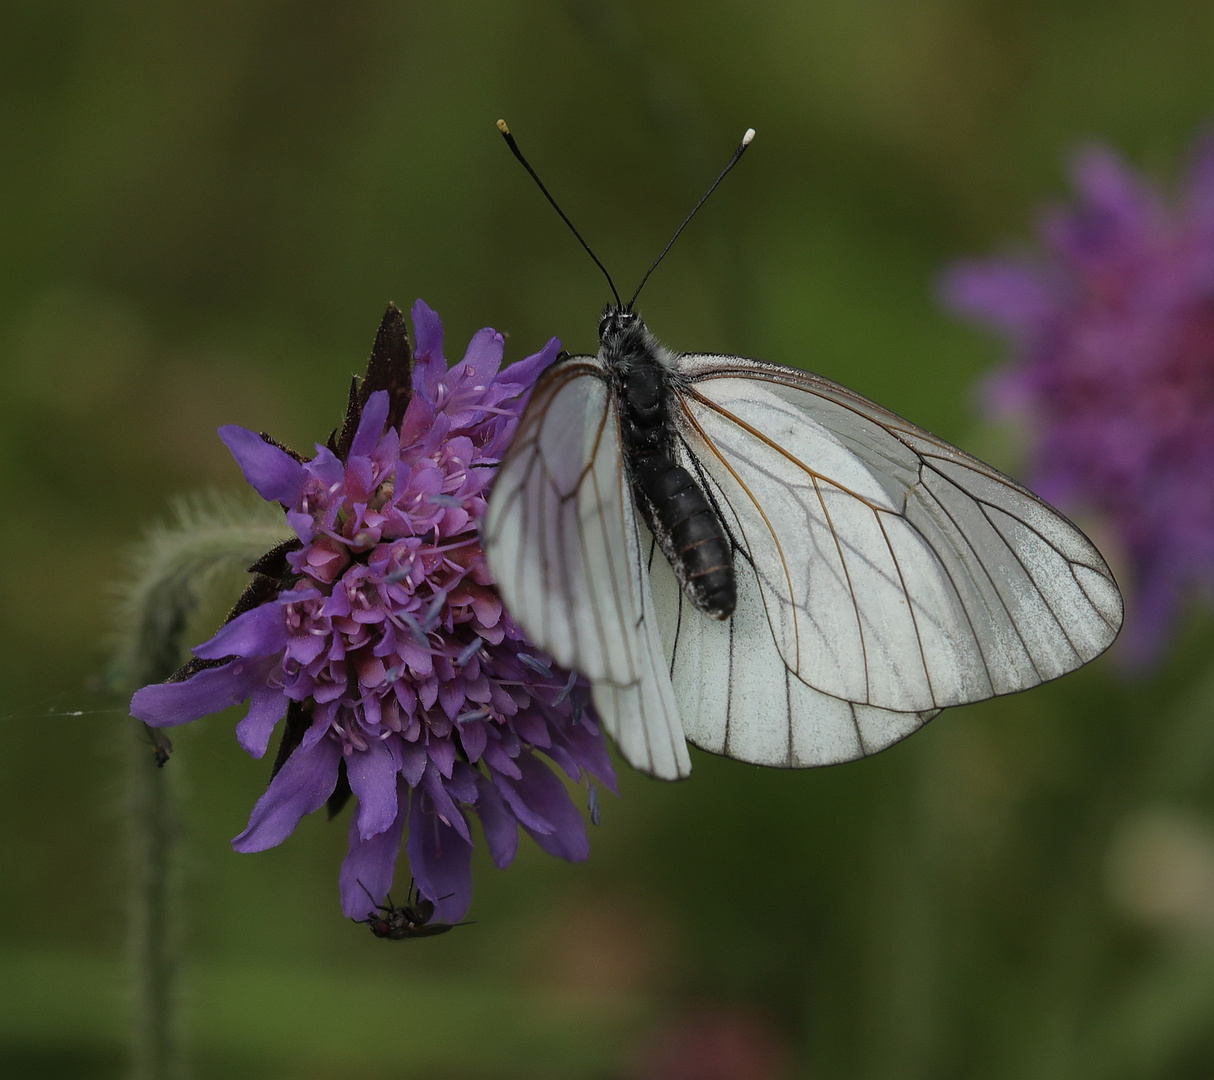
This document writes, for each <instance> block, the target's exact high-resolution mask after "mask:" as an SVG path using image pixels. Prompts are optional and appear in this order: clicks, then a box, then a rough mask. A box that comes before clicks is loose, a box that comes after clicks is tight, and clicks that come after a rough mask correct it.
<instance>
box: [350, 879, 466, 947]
mask: <svg viewBox="0 0 1214 1080" xmlns="http://www.w3.org/2000/svg"><path fill="white" fill-rule="evenodd" d="M358 884H359V885H360V886H362V890H363V892H365V893H366V894H367V899H369V900H370V901H371V903H372V904H375V910H376V911H378V912H379V914H378V915H377V914H375V913H374V912H372V913H371V914H368V915H367V917H366V918H364V919H352V920H351V922H356V923H366V924H367V925H368V926H369V927H371V933H373V934H374V935H375V936H376V937H377V938H387V939H388V940H389V941H403V940H404V939H405V938H423V937H436V936H437V935H439V934H445V933H446V932H447V931H448V930H453V929H455V927H457V926H471V925H472V923H471V922H457V923H432V922H431V921H430V920H431V919H432V918H434V904H433V902H432V901H430V900H427V899H426V898H425V897H424V896H422V895H421V893H419V892H418V891H417V887H416V885H415V884H414V883H413V882H409V892H408V894H407V895H406V896H405V900H406V903H405V906H404V907H397V906H396V905H395V904H393V903H392V897H391V896H388V897H387V898H386V899H387V901H388V902H387V903H386V904H377V903H375V897H374V896H372V895H371V890H370V889H368V888H367V887H366V886H365V885H363V883H362V882H361V881H360V882H359V883H358ZM441 899H443V900H446V899H447V898H446V897H445V896H444V897H442V898H441Z"/></svg>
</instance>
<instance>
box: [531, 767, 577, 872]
mask: <svg viewBox="0 0 1214 1080" xmlns="http://www.w3.org/2000/svg"><path fill="white" fill-rule="evenodd" d="M518 766H519V768H520V769H521V770H522V772H523V779H522V780H521V781H520V782H519V785H518V787H519V791H520V793H521V794H522V795H523V797H524V798H525V799H526V800H527V803H528V805H529V806H531V807H532V808H533V809H534V810H537V811H538V812H539V813H540V814H542V815H543V817H544V818H545V820H547V821H548V822H549V823H550V824H551V827H552V831H551V832H546V833H545V832H539V831H538V830H535V829H531V828H528V827H527V823H526V822H525V821H523V822H522V826H523V828H524V829H527V832H528V833H530V834H531V838H532V839H533V840H534V841H535V842H536V843H537V844H539V846H540V847H541V848H543V849H544V850H545V851H546V852H548V854H549V855H556V856H558V857H559V858H562V859H568V860H569V861H570V862H582V861H584V860H585V859H588V858H589V857H590V840H589V838H588V837H587V836H586V823H585V822H584V821H583V820H582V814H581V811H580V810H578V808H577V807H576V806H574V805H573V802H572V801H571V800H570V798H569V792H568V791H567V790H566V789H565V785H564V784H562V783H561V781H560V779H559V778H558V777H557V776H556V774H555V773H553V771H552V770H551V769H549V768H548V766H547V765H545V764H544V763H543V762H542V761H540V760H539V758H537V757H535V756H534V755H533V754H520V755H519V758H518Z"/></svg>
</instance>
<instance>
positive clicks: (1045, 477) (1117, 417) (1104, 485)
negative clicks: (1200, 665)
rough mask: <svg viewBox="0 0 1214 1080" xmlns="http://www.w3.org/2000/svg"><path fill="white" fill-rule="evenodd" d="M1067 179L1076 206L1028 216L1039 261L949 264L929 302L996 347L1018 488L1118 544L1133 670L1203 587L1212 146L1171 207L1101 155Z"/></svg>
mask: <svg viewBox="0 0 1214 1080" xmlns="http://www.w3.org/2000/svg"><path fill="white" fill-rule="evenodd" d="M1073 179H1074V184H1075V188H1076V190H1077V192H1078V200H1077V203H1076V204H1075V205H1074V206H1070V207H1066V208H1058V209H1055V210H1053V211H1051V212H1048V213H1047V214H1045V215H1044V216H1043V218H1042V221H1041V225H1040V229H1039V233H1040V238H1041V242H1042V245H1043V247H1044V249H1045V252H1044V256H1043V257H1040V258H1038V259H1037V260H1036V261H1030V260H1028V259H1024V260H1012V259H1003V260H984V261H976V262H970V263H962V264H960V265H958V266H956V267H954V268H953V269H952V270H951V271H950V272H949V273H948V274H947V275H946V278H945V281H944V296H945V300H946V303H948V304H949V305H950V306H951V307H952V308H953V309H954V310H955V311H957V312H959V313H961V314H962V315H965V316H967V317H970V318H972V319H975V320H977V321H980V322H983V323H986V324H988V325H990V326H992V327H993V328H994V329H996V330H998V331H999V332H1001V333H1002V334H1003V335H1004V336H1006V337H1007V338H1008V339H1009V340H1010V342H1011V344H1012V347H1013V350H1014V354H1015V361H1014V364H1013V366H1012V367H1010V368H1008V369H1007V370H1006V371H1004V372H1002V373H1001V374H1000V375H999V376H998V377H997V378H996V379H994V380H993V381H992V383H991V384H990V387H989V394H988V404H989V406H990V408H991V410H992V411H993V412H995V413H996V414H1001V415H1005V416H1006V415H1009V414H1017V415H1021V416H1026V417H1027V418H1028V419H1029V421H1030V423H1031V425H1032V428H1033V430H1034V433H1035V445H1034V448H1033V459H1032V476H1031V482H1032V484H1033V486H1034V488H1035V489H1036V490H1037V491H1038V492H1040V493H1041V494H1042V495H1043V496H1044V497H1045V498H1047V499H1049V500H1050V501H1051V502H1058V503H1060V504H1062V505H1064V506H1070V507H1084V508H1089V509H1092V510H1095V511H1097V512H1099V513H1101V514H1103V515H1104V516H1105V517H1106V518H1107V519H1108V520H1109V521H1110V522H1111V523H1112V525H1113V527H1114V528H1115V529H1116V531H1117V533H1118V534H1119V536H1120V538H1121V541H1122V544H1123V545H1124V547H1125V551H1126V553H1127V556H1128V559H1129V562H1130V565H1131V567H1132V571H1133V575H1134V581H1133V582H1132V585H1133V594H1134V599H1135V608H1134V611H1135V615H1134V618H1133V620H1132V621H1131V623H1130V625H1129V627H1128V628H1127V633H1126V634H1124V635H1123V642H1124V647H1125V648H1126V649H1127V650H1128V652H1129V654H1130V657H1131V658H1132V659H1134V660H1135V661H1137V662H1139V663H1144V662H1147V661H1150V660H1151V659H1153V658H1155V657H1156V656H1158V654H1159V651H1160V649H1161V648H1162V646H1163V644H1164V642H1165V640H1166V638H1167V635H1168V632H1169V629H1170V627H1171V625H1172V623H1173V621H1174V619H1175V617H1176V614H1177V612H1178V609H1179V607H1180V604H1181V602H1182V600H1183V598H1184V597H1185V595H1186V593H1188V592H1191V591H1193V589H1194V588H1197V589H1200V590H1203V591H1205V592H1207V593H1208V592H1209V591H1210V589H1211V586H1214V137H1212V138H1207V139H1206V140H1205V141H1204V142H1203V143H1202V144H1201V145H1200V146H1199V148H1198V153H1197V155H1196V157H1195V160H1194V163H1193V166H1192V168H1191V171H1190V174H1189V179H1188V185H1187V190H1186V191H1185V193H1184V196H1183V197H1182V198H1181V199H1180V200H1178V204H1177V205H1176V206H1171V207H1170V206H1168V205H1166V204H1165V201H1164V200H1163V199H1162V198H1161V197H1160V195H1159V194H1158V193H1157V192H1156V191H1155V189H1154V188H1153V187H1152V186H1151V185H1150V184H1149V183H1148V182H1147V181H1146V180H1144V179H1143V178H1142V177H1140V176H1138V175H1137V174H1136V173H1134V172H1133V171H1132V170H1131V169H1129V168H1128V167H1127V166H1126V165H1125V164H1124V163H1123V162H1122V161H1120V160H1119V159H1118V158H1117V157H1116V156H1115V155H1114V154H1113V153H1112V152H1110V151H1108V150H1104V149H1098V148H1097V149H1089V150H1087V151H1085V152H1083V153H1081V154H1080V155H1078V157H1077V158H1076V160H1075V164H1074V168H1073Z"/></svg>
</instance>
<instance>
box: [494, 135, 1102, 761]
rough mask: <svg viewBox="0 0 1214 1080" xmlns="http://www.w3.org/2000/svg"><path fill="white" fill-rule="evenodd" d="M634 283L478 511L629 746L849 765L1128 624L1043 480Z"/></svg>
mask: <svg viewBox="0 0 1214 1080" xmlns="http://www.w3.org/2000/svg"><path fill="white" fill-rule="evenodd" d="M499 127H501V128H502V129H503V134H505V135H506V136H507V141H508V142H510V143H511V149H512V150H514V151H515V154H516V156H517V157H519V159H520V160H523V159H522V155H521V154H519V153H518V151H517V147H515V146H514V144H513V140H512V139H510V138H509V132H508V131H507V130H506V129H505V126H504V125H502V124H499ZM753 134H754V133H753V131H748V132H747V136H746V138H745V139H744V140H743V143H742V145H741V146H739V148H738V151H737V152H736V153H735V155H734V158H733V159H732V160H731V162H730V165H729V166H727V167H726V169H725V170H724V171H723V172H722V174H721V177H723V176H724V175H725V172H728V170H729V168H730V167H731V166H732V165H733V164H734V162H736V161H737V159H738V157H739V156H740V155H741V152H742V151H743V150H744V149H745V147H746V145H747V144H748V143H749V141H750V139H751V138H752V137H753ZM523 164H524V165H525V166H526V167H527V169H528V171H529V172H531V173H532V176H533V177H534V176H535V174H534V172H533V171H532V170H531V168H530V166H529V165H527V163H526V162H525V161H523ZM721 177H718V179H717V182H718V183H719V182H720V179H721ZM536 180H537V183H538V182H539V181H538V177H536ZM715 186H716V185H715V184H714V185H713V187H714V188H715ZM540 187H541V190H544V194H545V195H546V196H547V195H548V193H547V191H546V189H544V188H543V185H542V184H540ZM711 191H712V188H710V189H709V194H711ZM548 198H549V201H552V199H551V196H548ZM705 198H707V195H705ZM702 203H703V199H701V201H700V204H697V209H698V208H699V205H701V204H702ZM553 205H554V206H555V205H556V204H555V202H553ZM557 211H558V213H561V211H560V208H559V207H557ZM694 212H695V211H694V210H693V211H692V213H693V214H694ZM561 216H562V218H565V215H564V214H563V213H561ZM688 220H690V216H689V218H688ZM565 221H566V223H568V218H565ZM684 225H686V221H685V222H684ZM570 228H573V226H572V225H571V224H570ZM573 231H574V233H575V235H577V230H576V229H574V230H573ZM680 231H681V228H680ZM675 235H676V237H677V235H678V234H677V233H676V234H675ZM578 239H579V240H581V237H580V235H578ZM672 243H673V241H672ZM583 245H584V246H585V242H584V241H583ZM587 250H589V248H587ZM663 254H665V252H663ZM591 257H592V258H593V257H594V256H593V253H591ZM659 261H660V258H659ZM595 262H596V263H598V260H597V259H595ZM599 265H600V268H601V266H602V264H601V263H600V264H599ZM654 265H655V266H656V265H657V264H656V263H655V264H654ZM650 272H652V267H651V270H650ZM604 273H606V271H605V270H604ZM647 277H648V274H646V278H647ZM608 281H609V282H610V276H609V275H608ZM643 284H644V280H642V285H643ZM612 291H613V293H614V291H615V290H614V285H613V286H612ZM639 291H640V290H639V289H638V293H639ZM635 299H636V296H635V295H634V297H633V300H632V301H630V302H629V303H628V304H623V303H621V302H620V300H619V297H618V294H616V302H615V304H613V305H610V306H609V307H608V308H607V310H606V312H605V314H604V315H603V318H602V321H601V322H600V324H599V351H598V354H597V355H595V356H569V355H568V354H562V355H561V356H560V357H559V358H558V360H557V361H556V362H555V363H554V364H553V365H552V366H551V367H550V368H549V369H548V370H547V371H545V372H544V374H543V375H542V376H541V377H540V379H539V382H538V383H537V385H536V387H535V390H534V392H533V393H532V396H531V399H530V402H529V403H528V405H527V408H526V410H525V412H524V413H523V416H522V418H521V420H520V422H519V426H518V429H517V432H516V434H515V436H514V439H513V442H512V443H511V446H510V448H509V450H508V451H507V453H506V456H505V458H504V459H503V461H502V463H501V465H500V467H499V469H498V475H497V478H496V481H495V484H494V488H493V491H492V494H491V497H490V500H489V507H488V513H487V516H486V519H485V525H484V529H483V533H482V538H483V542H484V548H485V553H486V556H487V558H488V561H489V568H490V570H491V572H492V574H493V576H494V578H495V579H496V581H497V583H498V587H499V589H500V590H501V594H502V597H503V599H504V600H505V603H506V606H507V608H508V610H509V611H510V612H511V613H512V614H513V616H514V617H515V618H516V619H517V620H518V622H519V623H520V625H521V626H522V627H523V629H524V630H525V631H526V632H527V634H528V635H529V636H530V637H531V639H532V640H533V641H535V643H536V644H537V645H539V646H540V647H542V648H543V649H545V650H547V652H548V653H550V654H551V656H552V657H553V659H555V660H556V661H557V662H558V663H559V664H562V665H564V666H566V667H570V668H575V669H577V670H578V671H580V672H582V673H583V674H584V675H585V676H586V677H587V678H588V679H589V680H590V681H591V684H592V688H593V699H594V705H595V708H596V710H597V711H598V714H599V716H600V718H601V719H602V721H603V723H604V724H605V726H606V728H607V731H608V732H609V733H610V734H611V735H612V737H613V738H614V739H615V741H616V743H617V744H618V746H619V749H620V752H621V753H622V754H623V756H624V758H625V759H626V760H627V761H628V762H629V763H630V764H631V765H633V766H634V767H636V768H638V769H641V770H643V771H645V772H648V773H651V774H652V775H654V776H657V777H662V778H666V779H674V778H677V777H682V776H686V775H687V773H688V772H689V771H690V769H691V762H690V759H689V756H688V752H687V746H686V743H687V742H691V743H693V744H694V745H696V746H699V747H701V748H703V749H705V750H710V751H712V752H714V753H718V754H724V755H726V756H728V757H731V758H736V759H738V760H740V761H747V762H754V763H756V764H760V765H773V766H785V767H792V768H800V767H807V766H815V765H831V764H835V763H837V762H844V761H851V760H854V759H856V758H859V757H863V756H865V755H867V754H873V753H876V752H877V751H878V750H882V749H884V748H885V747H887V746H890V745H891V744H892V743H895V742H897V741H898V740H899V739H902V738H905V737H906V736H907V735H910V734H911V733H912V732H914V731H917V730H918V729H919V728H920V727H922V726H923V725H924V724H925V723H926V722H927V721H928V720H930V719H931V718H932V717H934V716H935V715H936V714H937V713H938V712H939V711H940V710H941V709H943V708H945V707H947V706H949V705H961V704H964V703H966V702H971V701H980V700H982V699H984V698H988V697H992V696H994V695H997V694H1008V693H1012V692H1014V691H1017V690H1025V689H1027V688H1029V687H1032V686H1036V685H1037V684H1038V683H1041V682H1045V681H1046V680H1048V679H1053V678H1057V677H1058V676H1059V675H1063V674H1065V673H1066V672H1068V671H1072V670H1074V669H1075V668H1077V667H1079V666H1080V665H1082V664H1085V663H1087V662H1088V661H1089V660H1091V659H1093V658H1094V657H1096V656H1097V655H1099V654H1100V653H1101V652H1103V651H1104V650H1105V649H1107V648H1108V647H1109V645H1110V644H1112V642H1113V639H1114V638H1115V637H1116V636H1117V632H1118V630H1119V628H1120V626H1121V621H1122V614H1123V609H1122V600H1121V594H1120V592H1119V590H1118V588H1117V584H1116V582H1115V581H1114V579H1113V575H1112V574H1111V573H1110V571H1109V568H1108V566H1107V565H1106V563H1105V561H1104V559H1103V558H1102V557H1101V555H1100V553H1099V552H1098V551H1097V550H1096V548H1095V547H1094V546H1093V545H1092V543H1091V541H1089V540H1088V539H1087V537H1086V536H1084V535H1083V533H1082V532H1080V531H1079V530H1078V529H1077V528H1076V527H1075V526H1074V525H1072V524H1071V522H1069V521H1068V520H1067V519H1066V518H1065V517H1063V516H1062V515H1061V514H1059V513H1058V512H1057V511H1056V510H1054V509H1053V508H1052V507H1050V506H1049V505H1047V504H1046V503H1045V502H1043V501H1042V500H1041V499H1039V498H1037V496H1035V495H1034V494H1032V492H1030V491H1028V490H1026V489H1025V488H1024V487H1022V486H1021V485H1019V484H1017V483H1016V482H1015V481H1014V480H1011V479H1010V478H1008V477H1006V476H1004V475H1003V474H1002V473H1000V472H998V471H996V470H995V469H993V468H991V467H990V466H989V465H985V464H983V463H982V462H981V461H979V460H977V459H976V458H974V457H971V456H970V455H969V454H967V453H965V452H964V451H962V450H959V449H957V448H956V447H954V446H951V445H949V444H948V443H946V442H944V441H943V440H942V439H938V438H936V437H935V436H934V435H931V434H930V433H928V432H927V431H924V430H923V429H922V428H918V427H916V426H915V425H914V424H911V423H909V422H908V421H906V420H903V419H902V418H901V417H900V416H897V415H896V414H894V413H892V412H889V411H888V410H886V409H883V408H882V407H881V406H879V405H876V404H874V403H873V402H871V401H869V400H867V399H866V398H863V397H861V396H860V395H859V394H857V393H855V392H854V391H851V390H848V389H847V388H846V387H844V386H840V385H839V384H837V383H834V382H831V381H830V380H828V379H824V378H822V377H821V376H818V375H812V374H809V373H807V372H804V371H799V370H795V369H792V368H787V367H782V366H780V365H778V364H771V363H765V362H763V361H760V360H749V359H745V358H743V357H738V356H718V355H712V354H702V353H675V352H671V351H670V350H668V349H666V348H665V347H664V346H662V345H660V344H659V343H658V342H657V341H656V340H655V339H654V338H653V336H652V335H651V334H650V333H649V331H648V330H647V329H646V327H645V324H644V323H643V322H642V321H641V319H640V317H639V316H638V315H636V314H635V313H634V312H633V310H632V306H633V303H634V302H635Z"/></svg>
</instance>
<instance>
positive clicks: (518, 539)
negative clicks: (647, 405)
mask: <svg viewBox="0 0 1214 1080" xmlns="http://www.w3.org/2000/svg"><path fill="white" fill-rule="evenodd" d="M641 527H643V526H640V525H639V523H638V522H637V520H636V513H635V509H634V507H633V502H632V494H631V492H630V491H629V490H628V487H627V481H626V480H625V477H624V467H623V461H622V459H621V452H620V434H619V417H618V414H617V409H616V403H615V400H614V397H613V395H612V394H611V391H610V388H609V386H608V384H607V382H606V379H605V375H604V371H603V367H602V365H601V363H600V362H599V361H598V360H597V359H596V358H594V357H569V358H567V359H565V360H563V361H560V362H558V363H557V364H555V365H553V366H552V367H551V368H549V369H548V370H547V371H546V372H545V373H544V374H543V375H542V376H541V377H540V380H539V382H538V383H537V385H536V388H535V391H534V392H533V393H532V395H531V399H530V401H529V402H528V405H527V408H526V410H525V411H524V413H523V416H522V418H521V420H520V421H519V426H518V429H517V431H516V432H515V436H514V439H513V440H512V441H511V444H510V448H509V450H508V451H507V453H506V456H505V458H504V459H503V461H502V463H501V465H500V467H499V468H498V473H497V477H496V479H495V481H494V486H493V492H492V494H491V496H490V499H489V506H488V510H487V512H486V516H485V524H484V528H483V530H482V542H483V545H484V549H485V556H486V559H487V560H488V563H489V569H490V572H491V573H492V574H493V577H494V579H495V580H496V582H497V584H498V588H499V589H500V591H501V594H502V598H503V599H504V600H505V602H506V607H507V609H508V610H509V611H510V613H511V614H512V615H513V616H514V618H515V619H516V620H517V621H518V623H519V625H520V626H522V628H523V629H524V630H525V631H526V633H527V635H528V637H530V638H531V640H532V641H534V642H535V643H536V644H537V645H538V646H540V647H541V648H542V649H544V650H545V651H546V652H547V653H548V654H549V655H550V656H551V657H552V658H553V659H554V660H555V661H556V662H557V663H558V664H561V665H562V666H564V667H568V668H573V669H576V670H577V671H580V672H581V673H582V674H583V675H585V676H586V677H587V678H588V679H589V680H590V682H591V686H592V695H593V699H594V705H595V710H596V711H597V712H598V715H599V718H600V719H601V720H602V721H603V724H604V726H605V727H606V729H607V731H608V732H609V733H610V734H611V736H612V737H613V738H614V739H615V741H616V744H617V745H618V746H619V748H620V752H621V753H622V754H623V755H624V758H625V759H626V760H627V761H628V762H629V764H631V765H633V766H634V767H636V768H638V769H642V770H644V771H645V772H648V773H651V774H652V775H654V776H658V777H661V778H663V779H675V778H678V777H681V776H686V775H687V773H688V772H690V770H691V761H690V758H689V757H688V754H687V746H686V742H685V739H684V736H683V729H682V726H681V724H680V721H679V710H678V706H677V704H676V702H675V698H674V693H673V690H672V688H671V684H670V678H669V675H668V674H667V672H666V668H665V658H664V656H663V653H662V643H661V638H660V632H659V627H658V624H657V622H656V620H655V617H654V611H653V599H652V594H651V592H650V586H649V576H648V574H647V573H646V572H645V568H644V565H643V562H642V558H641V549H640V534H639V531H638V530H639V528H641Z"/></svg>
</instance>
